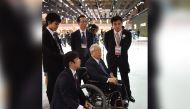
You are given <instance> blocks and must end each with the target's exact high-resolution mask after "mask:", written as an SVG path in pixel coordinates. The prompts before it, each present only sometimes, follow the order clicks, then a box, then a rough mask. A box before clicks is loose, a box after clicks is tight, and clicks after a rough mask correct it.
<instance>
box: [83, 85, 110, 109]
mask: <svg viewBox="0 0 190 109" xmlns="http://www.w3.org/2000/svg"><path fill="white" fill-rule="evenodd" d="M81 89H82V91H83V92H84V94H85V96H86V97H87V98H88V99H89V101H90V103H91V104H92V105H93V107H94V108H93V109H106V97H105V95H104V93H103V92H102V91H101V90H100V89H99V88H98V87H96V86H95V85H92V84H84V85H81Z"/></svg>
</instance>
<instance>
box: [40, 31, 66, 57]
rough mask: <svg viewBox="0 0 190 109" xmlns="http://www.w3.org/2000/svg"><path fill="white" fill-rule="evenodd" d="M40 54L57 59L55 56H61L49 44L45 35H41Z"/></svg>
mask: <svg viewBox="0 0 190 109" xmlns="http://www.w3.org/2000/svg"><path fill="white" fill-rule="evenodd" d="M42 37H43V38H42V52H43V53H44V54H46V55H48V56H52V57H57V56H62V55H61V54H60V53H56V52H55V51H54V50H53V49H52V47H51V45H50V44H49V43H50V40H49V39H48V36H47V34H46V33H44V34H43V36H42Z"/></svg>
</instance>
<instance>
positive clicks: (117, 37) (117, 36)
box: [116, 32, 120, 46]
mask: <svg viewBox="0 0 190 109" xmlns="http://www.w3.org/2000/svg"><path fill="white" fill-rule="evenodd" d="M116 43H117V46H118V45H119V44H120V37H119V33H118V32H117V33H116Z"/></svg>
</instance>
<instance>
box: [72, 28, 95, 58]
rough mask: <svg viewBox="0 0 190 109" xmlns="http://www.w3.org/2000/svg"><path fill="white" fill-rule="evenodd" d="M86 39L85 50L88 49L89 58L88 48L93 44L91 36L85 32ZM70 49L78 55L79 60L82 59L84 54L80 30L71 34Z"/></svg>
mask: <svg viewBox="0 0 190 109" xmlns="http://www.w3.org/2000/svg"><path fill="white" fill-rule="evenodd" d="M86 37H87V48H88V55H87V57H89V48H90V46H91V45H92V44H93V34H92V33H91V32H89V31H88V30H86ZM71 49H72V51H76V52H78V53H79V57H80V59H82V58H83V56H84V52H83V51H82V48H81V33H80V30H77V31H75V32H73V33H72V34H71Z"/></svg>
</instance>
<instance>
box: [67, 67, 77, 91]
mask: <svg viewBox="0 0 190 109" xmlns="http://www.w3.org/2000/svg"><path fill="white" fill-rule="evenodd" d="M67 72H68V75H69V77H70V78H71V83H72V84H73V85H71V86H76V83H75V79H74V77H73V73H72V71H71V70H70V69H67ZM74 88H75V89H76V87H74Z"/></svg>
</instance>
